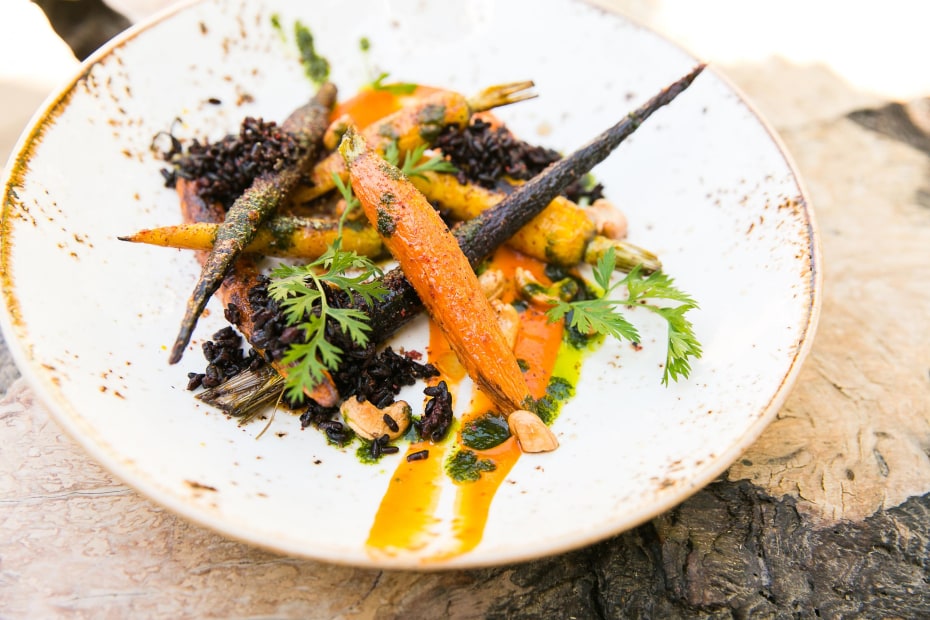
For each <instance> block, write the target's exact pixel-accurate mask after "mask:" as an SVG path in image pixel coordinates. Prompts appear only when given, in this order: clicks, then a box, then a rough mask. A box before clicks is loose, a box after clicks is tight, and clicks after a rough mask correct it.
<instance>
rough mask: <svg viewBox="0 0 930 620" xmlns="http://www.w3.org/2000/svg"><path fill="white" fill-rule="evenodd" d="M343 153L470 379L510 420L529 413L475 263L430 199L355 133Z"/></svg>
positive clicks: (370, 211)
mask: <svg viewBox="0 0 930 620" xmlns="http://www.w3.org/2000/svg"><path fill="white" fill-rule="evenodd" d="M339 151H340V153H341V154H342V156H343V158H344V159H345V161H346V165H347V167H348V170H349V178H350V179H351V182H352V187H353V189H354V190H355V194H356V196H357V197H358V199H359V201H360V202H361V204H362V208H363V209H364V210H365V214H366V215H367V216H368V219H369V220H370V221H371V222H372V223H373V224H374V225H377V226H378V229H379V231H381V230H382V228H384V227H385V222H389V229H390V233H389V234H383V240H384V244H385V246H386V247H387V248H388V250H389V251H390V252H391V254H392V255H393V256H394V258H395V259H397V261H398V262H399V263H400V267H401V269H402V270H403V272H404V274H405V275H406V277H407V280H408V281H409V282H410V284H411V285H412V286H413V288H414V289H415V290H416V292H417V294H418V295H419V297H420V299H421V300H422V301H423V303H424V305H425V306H426V308H427V310H428V312H429V314H430V316H431V317H432V319H433V320H434V321H435V322H436V324H437V325H438V326H439V327H440V329H442V331H443V333H444V334H445V336H446V338H447V339H448V340H449V344H450V345H451V347H452V349H453V351H455V353H456V355H457V356H458V358H459V360H460V361H461V362H462V364H463V365H464V366H465V368H466V370H467V371H468V374H469V376H471V377H472V379H473V380H474V381H475V383H476V384H477V385H478V386H479V387H480V388H481V389H482V390H484V391H485V392H486V393H487V394H488V395H489V396H490V397H491V398H492V400H493V401H494V403H495V405H496V406H498V407H499V408H500V410H501V412H502V413H504V414H509V413H510V412H511V411H515V410H517V409H522V408H524V407H526V406H528V404H529V402H530V401H531V398H530V391H529V388H528V387H527V385H526V382H525V381H524V380H523V374H522V372H521V370H520V367H519V365H518V364H517V360H516V358H515V357H514V355H513V351H512V350H511V349H510V347H509V346H508V344H507V342H506V340H505V338H504V335H503V333H501V330H500V327H499V326H498V323H497V319H496V317H495V314H494V310H493V309H492V308H491V305H490V303H489V302H488V300H487V298H486V297H485V295H484V293H483V291H482V290H481V285H480V284H479V283H478V278H477V277H476V276H475V273H474V271H473V270H472V267H471V265H470V264H469V261H468V258H467V257H466V256H465V255H464V254H463V253H462V250H461V249H460V248H459V245H458V243H457V242H456V240H455V237H453V236H452V234H451V233H450V232H449V229H448V227H447V226H446V224H445V223H444V222H443V221H442V218H440V217H439V214H438V213H437V212H436V210H435V209H434V208H433V206H432V205H430V203H429V202H427V200H426V198H424V197H423V195H422V194H421V193H420V192H419V191H417V189H416V188H415V187H414V186H413V185H412V184H411V183H410V181H408V180H407V179H406V178H405V177H404V176H403V175H402V174H401V173H400V171H399V170H398V169H397V168H396V167H393V166H390V165H389V164H387V163H386V162H385V161H384V160H383V159H382V158H381V156H380V155H378V154H377V153H375V152H374V151H373V150H372V149H371V148H370V147H369V146H368V144H367V143H366V142H365V140H364V138H362V137H361V136H360V135H359V134H358V133H357V132H356V131H354V130H353V129H351V128H350V129H349V130H348V131H347V132H346V134H345V136H344V137H343V139H342V144H341V145H340V146H339Z"/></svg>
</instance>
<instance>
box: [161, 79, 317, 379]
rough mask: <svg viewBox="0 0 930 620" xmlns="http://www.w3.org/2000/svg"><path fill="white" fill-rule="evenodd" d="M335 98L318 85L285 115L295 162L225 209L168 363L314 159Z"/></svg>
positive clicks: (259, 180) (264, 178)
mask: <svg viewBox="0 0 930 620" xmlns="http://www.w3.org/2000/svg"><path fill="white" fill-rule="evenodd" d="M335 101H336V87H335V86H333V85H332V84H324V85H323V86H322V87H320V90H319V91H317V94H316V95H315V96H314V97H313V99H312V100H311V101H310V103H308V104H307V105H305V106H303V107H302V108H300V109H298V110H297V111H295V112H294V113H293V114H291V116H290V117H288V119H287V120H286V121H285V122H284V124H283V128H284V129H285V131H288V132H291V133H292V134H294V135H295V136H297V138H298V141H299V142H300V143H301V146H302V147H303V149H304V154H303V155H302V156H301V158H300V160H299V161H298V162H297V164H296V165H294V166H289V167H286V168H284V169H282V170H279V171H274V172H271V173H267V174H264V175H262V176H259V177H258V178H256V179H255V181H253V183H252V185H251V187H249V189H247V190H246V191H245V193H244V194H243V195H242V196H241V197H239V198H238V199H237V200H236V201H235V203H233V205H232V207H230V209H229V212H228V213H227V214H226V219H225V220H224V221H223V223H222V225H221V226H220V228H219V230H218V231H217V234H216V240H215V243H214V245H213V249H212V250H211V252H210V255H209V256H208V257H207V260H206V262H205V263H204V265H203V268H202V270H201V273H200V278H199V279H198V281H197V284H196V285H195V286H194V291H193V293H192V294H191V298H190V300H189V301H188V302H187V307H186V309H185V313H184V318H183V319H182V321H181V328H180V331H179V333H178V337H177V339H176V340H175V343H174V346H173V347H172V349H171V356H170V357H169V360H168V361H169V362H170V363H172V364H175V363H177V362H178V361H179V360H180V359H181V356H182V355H183V354H184V349H185V348H186V347H187V344H188V342H190V339H191V334H192V333H193V331H194V326H195V325H196V324H197V319H198V318H199V317H200V314H201V313H202V312H203V310H204V308H205V307H206V305H207V301H208V300H209V299H210V296H211V295H213V293H214V292H216V290H217V289H218V288H219V286H220V284H221V283H222V281H223V277H224V276H225V275H226V273H227V272H228V271H229V268H230V266H231V265H232V264H233V262H234V261H235V260H236V257H237V256H239V254H241V253H242V250H243V249H244V248H245V247H246V246H248V244H249V243H250V242H251V241H252V239H253V238H254V237H255V234H256V231H257V230H258V227H259V225H260V224H261V222H262V221H264V220H266V219H267V218H268V217H269V216H270V215H271V214H272V213H273V212H274V211H275V209H277V207H278V205H280V204H281V203H282V202H283V201H284V199H285V198H286V197H287V196H288V194H289V193H290V192H291V191H292V190H293V189H294V188H295V187H297V185H298V183H299V182H300V180H301V177H302V175H303V172H302V171H303V169H304V168H306V167H307V166H309V164H310V163H311V162H312V161H314V160H315V159H316V158H317V157H318V155H319V146H318V145H319V143H320V142H321V141H322V138H323V133H324V132H325V131H326V126H327V122H328V120H329V112H330V110H331V109H332V107H333V105H334V104H335Z"/></svg>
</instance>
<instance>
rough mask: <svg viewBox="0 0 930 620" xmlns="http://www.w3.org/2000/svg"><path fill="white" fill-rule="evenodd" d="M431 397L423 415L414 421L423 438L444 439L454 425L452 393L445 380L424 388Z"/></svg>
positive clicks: (431, 439) (424, 391)
mask: <svg viewBox="0 0 930 620" xmlns="http://www.w3.org/2000/svg"><path fill="white" fill-rule="evenodd" d="M423 393H424V394H426V395H427V396H429V397H430V399H429V400H428V401H427V402H426V407H425V408H424V411H423V417H421V418H420V420H419V421H418V422H415V423H414V428H416V430H417V433H418V434H419V435H420V438H421V439H428V440H430V441H434V442H435V441H442V439H443V437H445V436H446V433H448V432H449V428H450V427H451V426H452V394H450V393H449V387H448V386H447V385H446V382H445V381H440V382H439V383H437V384H436V385H434V386H431V387H428V388H426V389H424V390H423Z"/></svg>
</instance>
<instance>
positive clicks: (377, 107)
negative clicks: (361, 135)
mask: <svg viewBox="0 0 930 620" xmlns="http://www.w3.org/2000/svg"><path fill="white" fill-rule="evenodd" d="M438 91H439V89H438V88H433V87H432V86H417V87H416V88H415V89H414V90H413V91H412V92H410V93H408V94H395V93H393V92H391V91H388V90H376V89H374V88H366V89H364V90H361V91H359V93H358V94H357V95H355V96H353V97H352V98H351V99H346V100H345V101H342V102H340V103H338V104H336V107H335V108H334V109H333V112H332V114H331V115H330V120H333V121H335V120H336V119H338V118H341V117H342V116H344V115H348V116H349V118H351V119H352V121H353V122H354V123H355V124H356V126H357V127H358V128H359V129H363V128H365V127H367V126H368V125H371V124H372V123H374V122H375V121H379V120H381V119H382V118H384V117H385V116H387V115H388V114H393V113H394V112H397V111H398V110H400V109H401V108H402V107H404V106H406V105H409V104H410V103H412V102H413V101H415V100H416V99H421V98H423V97H425V96H427V95H430V94H432V93H435V92H438Z"/></svg>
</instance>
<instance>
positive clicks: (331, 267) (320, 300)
mask: <svg viewBox="0 0 930 620" xmlns="http://www.w3.org/2000/svg"><path fill="white" fill-rule="evenodd" d="M337 186H338V187H339V191H340V192H342V195H343V197H344V198H345V199H346V208H345V210H344V211H343V214H342V217H341V218H340V220H339V234H338V235H337V236H336V239H335V240H334V241H333V243H332V245H331V246H330V247H329V249H327V250H326V252H324V253H323V254H322V255H321V256H320V257H319V258H318V259H316V260H315V261H313V262H311V263H309V264H306V265H300V266H290V265H280V266H279V267H278V268H277V269H275V270H274V271H273V272H272V273H271V282H270V283H269V285H268V294H269V295H270V296H271V297H272V298H273V299H274V300H275V301H277V302H278V304H279V305H280V306H281V309H282V311H283V312H284V317H285V319H286V320H287V322H288V324H289V325H291V326H294V327H297V328H299V329H300V330H302V331H303V334H304V338H303V339H302V340H301V341H299V342H295V343H292V344H291V345H290V346H289V347H288V349H287V351H286V352H285V354H284V357H283V358H282V359H281V362H282V363H283V364H284V365H285V366H287V367H288V373H287V377H286V378H285V388H286V390H287V397H288V398H289V399H291V400H293V401H295V402H300V401H302V400H303V395H304V393H305V392H309V391H311V390H312V389H313V388H314V387H316V386H317V385H318V384H319V383H320V382H321V381H322V380H323V377H324V373H325V371H326V370H335V369H336V368H338V366H339V364H340V363H341V362H342V354H343V351H342V349H341V348H340V347H338V346H337V345H334V344H332V343H331V342H329V341H328V340H327V339H326V325H327V322H328V321H331V322H333V323H334V324H335V325H336V326H337V327H338V328H339V329H341V330H342V332H343V333H344V334H347V335H348V336H349V337H350V338H351V339H352V342H354V343H355V344H357V345H359V346H365V345H366V344H368V333H369V332H370V331H371V326H370V325H369V317H368V315H366V314H365V313H364V312H362V311H360V310H357V309H355V308H337V307H333V306H332V305H331V304H330V302H329V299H327V297H326V290H327V288H334V289H338V290H341V291H344V292H346V293H348V294H349V295H355V296H359V297H361V298H362V299H364V300H365V303H366V304H367V305H369V306H370V305H371V304H372V302H373V301H374V300H376V299H381V298H382V297H384V296H385V295H386V294H387V292H388V291H387V289H386V288H385V287H384V285H383V283H382V281H381V280H380V279H379V278H380V276H381V275H382V274H381V269H379V268H378V266H377V265H375V264H374V263H373V262H372V261H371V260H370V259H368V258H367V257H364V256H359V255H358V254H356V253H355V252H346V251H344V250H342V249H341V245H342V226H343V224H344V222H345V219H346V216H347V215H348V213H349V212H350V211H351V210H352V209H354V208H355V207H356V206H358V199H356V198H355V197H354V196H353V195H352V191H351V187H350V186H346V185H345V184H344V183H342V182H341V181H340V180H337Z"/></svg>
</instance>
